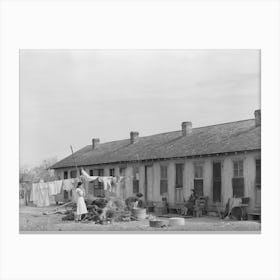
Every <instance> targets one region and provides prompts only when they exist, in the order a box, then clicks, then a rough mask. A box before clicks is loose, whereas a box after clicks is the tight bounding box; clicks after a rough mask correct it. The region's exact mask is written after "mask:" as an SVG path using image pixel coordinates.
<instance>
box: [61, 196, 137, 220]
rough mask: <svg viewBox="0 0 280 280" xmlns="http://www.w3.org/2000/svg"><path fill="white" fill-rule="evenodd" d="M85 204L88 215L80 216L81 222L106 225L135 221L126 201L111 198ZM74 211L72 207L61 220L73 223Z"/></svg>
mask: <svg viewBox="0 0 280 280" xmlns="http://www.w3.org/2000/svg"><path fill="white" fill-rule="evenodd" d="M85 202H86V205H87V210H88V213H87V214H84V215H82V222H94V223H96V224H108V223H112V222H129V221H133V220H135V217H134V216H133V215H132V213H131V204H130V203H128V201H123V200H121V199H119V198H116V197H111V198H97V199H95V200H86V201H85ZM75 210H76V209H75V207H73V209H72V210H70V211H68V212H67V215H66V216H64V217H63V218H62V220H63V221H69V220H70V221H71V220H72V221H73V220H74V219H75V214H74V213H75ZM65 214H66V213H65Z"/></svg>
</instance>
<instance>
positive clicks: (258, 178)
mask: <svg viewBox="0 0 280 280" xmlns="http://www.w3.org/2000/svg"><path fill="white" fill-rule="evenodd" d="M256 187H257V188H260V187H261V160H260V159H257V160H256Z"/></svg>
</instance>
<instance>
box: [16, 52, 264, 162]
mask: <svg viewBox="0 0 280 280" xmlns="http://www.w3.org/2000/svg"><path fill="white" fill-rule="evenodd" d="M259 108H260V52H259V51H258V50H21V51H20V165H21V166H25V167H33V166H36V165H38V164H40V163H41V162H42V161H43V160H45V159H49V158H52V157H57V158H58V159H62V158H64V157H65V156H68V155H69V154H70V153H71V150H70V145H72V146H73V149H74V151H76V150H78V149H80V148H82V147H84V146H86V145H90V144H91V139H92V138H100V142H101V143H102V142H103V143H105V142H109V141H114V140H120V139H126V138H129V133H130V131H138V132H139V134H140V136H147V135H152V134H157V133H163V132H167V131H175V130H180V129H181V123H182V122H183V121H191V122H192V124H193V127H200V126H206V125H212V124H218V123H225V122H231V121H238V120H243V119H250V118H253V117H254V110H256V109H259Z"/></svg>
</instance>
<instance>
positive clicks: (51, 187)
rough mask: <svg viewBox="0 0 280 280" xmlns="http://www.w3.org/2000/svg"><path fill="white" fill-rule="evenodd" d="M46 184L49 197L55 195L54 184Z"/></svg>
mask: <svg viewBox="0 0 280 280" xmlns="http://www.w3.org/2000/svg"><path fill="white" fill-rule="evenodd" d="M46 184H48V187H49V195H56V194H57V192H56V185H55V183H54V182H47V183H46Z"/></svg>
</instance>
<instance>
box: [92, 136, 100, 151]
mask: <svg viewBox="0 0 280 280" xmlns="http://www.w3.org/2000/svg"><path fill="white" fill-rule="evenodd" d="M99 143H100V139H99V138H93V139H92V149H93V150H94V149H96V148H97V147H98V146H99Z"/></svg>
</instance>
